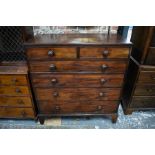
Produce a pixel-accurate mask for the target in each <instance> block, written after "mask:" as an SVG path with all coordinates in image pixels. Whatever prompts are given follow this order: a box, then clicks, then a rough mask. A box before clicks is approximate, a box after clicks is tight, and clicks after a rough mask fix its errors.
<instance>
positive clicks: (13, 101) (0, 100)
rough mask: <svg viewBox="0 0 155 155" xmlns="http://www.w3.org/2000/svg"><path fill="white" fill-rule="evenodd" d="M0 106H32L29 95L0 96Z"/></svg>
mask: <svg viewBox="0 0 155 155" xmlns="http://www.w3.org/2000/svg"><path fill="white" fill-rule="evenodd" d="M0 106H10V107H32V102H31V98H30V97H5V96H1V97H0Z"/></svg>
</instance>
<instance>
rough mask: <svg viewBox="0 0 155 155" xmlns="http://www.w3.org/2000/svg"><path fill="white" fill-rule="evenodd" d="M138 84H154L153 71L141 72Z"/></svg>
mask: <svg viewBox="0 0 155 155" xmlns="http://www.w3.org/2000/svg"><path fill="white" fill-rule="evenodd" d="M137 82H138V84H155V71H148V72H147V71H146V72H145V71H141V72H140V75H139V79H138V81H137Z"/></svg>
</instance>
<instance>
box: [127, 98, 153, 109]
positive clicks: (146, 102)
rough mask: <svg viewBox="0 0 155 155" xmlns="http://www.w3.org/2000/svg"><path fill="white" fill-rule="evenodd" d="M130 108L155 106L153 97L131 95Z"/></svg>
mask: <svg viewBox="0 0 155 155" xmlns="http://www.w3.org/2000/svg"><path fill="white" fill-rule="evenodd" d="M130 107H131V108H140V109H144V108H155V97H145V96H143V97H133V99H132V102H131V105H130Z"/></svg>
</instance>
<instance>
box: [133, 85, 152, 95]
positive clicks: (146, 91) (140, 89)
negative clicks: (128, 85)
mask: <svg viewBox="0 0 155 155" xmlns="http://www.w3.org/2000/svg"><path fill="white" fill-rule="evenodd" d="M134 95H135V96H155V86H136V88H135V92H134Z"/></svg>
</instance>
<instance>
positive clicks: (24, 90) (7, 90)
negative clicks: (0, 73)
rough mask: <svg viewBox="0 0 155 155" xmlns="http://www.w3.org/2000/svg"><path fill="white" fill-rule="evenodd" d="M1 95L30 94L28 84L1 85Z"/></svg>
mask: <svg viewBox="0 0 155 155" xmlns="http://www.w3.org/2000/svg"><path fill="white" fill-rule="evenodd" d="M0 95H8V96H11V95H12V96H14V95H16V96H18V95H19V96H20V95H29V89H28V87H27V86H3V87H0Z"/></svg>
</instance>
